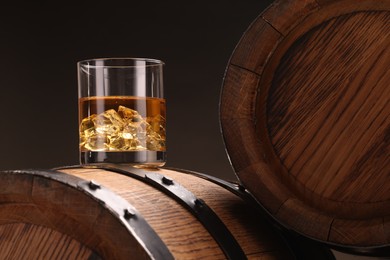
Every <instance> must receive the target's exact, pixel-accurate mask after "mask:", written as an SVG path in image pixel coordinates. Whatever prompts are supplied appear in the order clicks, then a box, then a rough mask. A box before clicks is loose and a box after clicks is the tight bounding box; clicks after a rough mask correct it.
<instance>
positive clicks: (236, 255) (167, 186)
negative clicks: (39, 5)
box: [73, 163, 247, 260]
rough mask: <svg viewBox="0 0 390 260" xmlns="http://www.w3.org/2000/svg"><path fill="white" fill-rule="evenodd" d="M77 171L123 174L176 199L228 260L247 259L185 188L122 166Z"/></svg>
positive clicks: (151, 174)
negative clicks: (195, 219)
mask: <svg viewBox="0 0 390 260" xmlns="http://www.w3.org/2000/svg"><path fill="white" fill-rule="evenodd" d="M73 167H76V168H79V167H83V168H91V167H92V168H99V169H104V170H110V171H113V172H117V173H120V174H124V175H127V176H130V177H133V178H136V179H138V180H141V181H143V182H145V183H147V184H149V185H152V186H154V187H155V188H156V189H158V190H160V191H162V192H164V193H165V194H167V195H169V196H171V197H172V198H174V199H175V200H176V201H177V202H179V203H180V204H181V205H182V206H184V207H185V208H187V209H188V210H189V211H190V212H191V213H192V214H193V215H194V216H195V217H196V218H197V219H198V220H199V222H200V223H201V224H202V225H203V226H204V227H205V228H206V230H207V231H208V232H209V233H210V235H211V236H212V237H213V238H214V239H215V241H216V242H217V243H218V245H219V246H220V248H221V250H222V251H223V253H224V254H225V256H226V257H227V259H234V260H236V259H238V260H239V259H247V257H246V255H245V253H244V252H243V250H242V248H241V247H240V245H239V244H238V242H237V241H236V239H235V238H234V236H233V235H232V234H231V233H230V231H229V230H228V229H227V227H226V226H225V224H224V223H223V222H222V221H221V219H220V218H219V217H218V215H217V214H216V213H215V212H214V211H213V210H212V209H211V208H210V207H209V206H208V205H207V204H206V203H205V202H204V201H203V200H201V199H199V198H197V197H196V196H195V195H194V194H193V193H192V192H190V191H189V190H187V189H185V188H184V187H183V186H181V185H180V184H178V183H177V182H175V181H174V180H172V179H171V178H169V177H167V176H164V175H162V174H159V173H156V172H153V171H148V170H146V169H139V168H134V167H131V166H127V165H121V164H105V163H104V164H90V165H82V166H80V165H79V166H73Z"/></svg>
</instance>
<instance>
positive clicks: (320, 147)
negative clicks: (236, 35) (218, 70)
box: [220, 0, 390, 250]
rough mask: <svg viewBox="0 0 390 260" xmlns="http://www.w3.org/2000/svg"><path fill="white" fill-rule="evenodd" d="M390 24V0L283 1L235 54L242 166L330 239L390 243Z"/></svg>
mask: <svg viewBox="0 0 390 260" xmlns="http://www.w3.org/2000/svg"><path fill="white" fill-rule="evenodd" d="M389 25H390V1H389V0H361V1H356V0H338V1H336V0H306V1H302V0H277V1H275V2H274V3H273V4H272V5H271V6H269V8H267V9H266V10H265V11H264V12H262V13H261V14H260V15H259V16H258V17H257V18H256V19H255V20H254V21H253V23H252V24H251V25H250V26H249V28H248V29H247V31H246V32H245V33H244V35H243V36H242V38H241V40H240V41H239V43H238V45H237V46H236V48H235V50H234V52H233V54H232V56H231V59H230V61H229V63H228V65H227V69H226V74H225V77H224V80H223V86H222V92H221V100H220V121H221V128H222V133H223V137H224V141H225V145H226V150H227V153H228V155H229V158H230V160H231V163H232V166H233V168H234V170H235V172H236V175H237V177H238V178H239V179H240V181H241V182H242V183H243V185H244V186H245V187H246V188H247V189H248V190H249V191H250V192H251V193H252V194H253V195H254V197H255V198H256V199H257V200H258V202H259V203H260V204H262V205H263V207H264V208H265V209H266V210H267V211H268V213H269V214H270V215H271V216H272V217H273V218H274V219H275V220H277V221H278V222H279V223H281V224H282V225H284V226H287V227H288V228H290V229H292V230H294V231H296V232H298V233H300V234H303V235H304V236H306V237H310V238H313V239H315V240H318V241H321V242H324V243H327V244H329V245H335V246H337V247H342V248H349V249H358V250H366V249H376V248H383V247H386V246H389V245H390V156H389V141H390V116H389V112H390V102H389V100H390V87H389V82H390V26H389Z"/></svg>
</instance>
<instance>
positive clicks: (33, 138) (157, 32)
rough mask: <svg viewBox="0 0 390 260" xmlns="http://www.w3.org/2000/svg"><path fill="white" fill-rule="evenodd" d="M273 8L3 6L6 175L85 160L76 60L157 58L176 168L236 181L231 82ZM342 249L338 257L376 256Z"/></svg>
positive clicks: (254, 0)
mask: <svg viewBox="0 0 390 260" xmlns="http://www.w3.org/2000/svg"><path fill="white" fill-rule="evenodd" d="M271 2H272V0H234V1H233V0H229V1H222V0H200V1H199V0H198V1H169V0H168V1H157V0H154V1H132V0H127V1H117V0H113V1H101V0H95V1H79V3H78V4H77V5H76V4H70V3H69V4H64V1H62V4H60V3H61V2H58V1H41V2H39V3H36V2H33V1H31V2H30V3H28V2H26V3H24V4H23V5H21V4H20V3H17V2H16V3H15V5H14V6H12V5H11V4H7V6H4V5H3V6H2V8H1V12H2V13H1V15H0V33H1V34H0V37H1V38H0V39H1V41H0V57H1V60H0V87H1V92H0V93H1V94H0V95H1V99H0V113H1V117H0V144H1V156H0V170H6V169H7V170H8V169H25V168H43V169H47V168H51V167H57V166H63V165H72V164H77V163H78V121H77V120H78V119H77V118H78V114H77V70H76V63H77V62H78V61H80V60H84V59H91V58H104V57H148V58H156V59H161V60H163V61H164V62H165V63H166V66H165V70H164V82H165V94H166V100H167V138H168V144H167V145H168V163H167V166H170V167H176V168H182V169H188V170H194V171H199V172H202V173H205V174H209V175H213V176H217V177H220V178H223V179H228V180H235V179H236V177H235V175H234V172H233V170H232V168H231V166H230V163H229V160H228V156H227V154H226V152H225V148H224V144H223V138H222V135H221V132H220V127H219V114H218V113H219V98H220V91H221V86H222V81H223V76H224V72H225V68H226V66H227V64H228V61H229V58H230V55H231V54H232V52H233V51H234V48H235V46H236V45H237V44H238V42H239V40H240V38H241V36H242V35H243V33H244V32H245V30H246V29H247V28H248V26H249V25H250V23H251V22H252V21H254V20H255V19H256V17H257V16H258V15H259V14H260V13H261V12H262V11H263V10H264V9H265V8H266V7H267V6H268V5H269V4H270V3H271ZM335 253H336V254H337V256H338V257H337V258H338V259H366V258H365V257H361V258H360V257H359V258H357V257H356V256H348V255H343V254H341V253H337V252H335ZM367 259H368V258H367Z"/></svg>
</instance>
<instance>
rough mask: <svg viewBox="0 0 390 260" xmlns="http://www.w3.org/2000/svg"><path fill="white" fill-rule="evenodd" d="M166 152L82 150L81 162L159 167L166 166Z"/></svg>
mask: <svg viewBox="0 0 390 260" xmlns="http://www.w3.org/2000/svg"><path fill="white" fill-rule="evenodd" d="M165 162H166V152H161V151H136V152H93V151H85V152H80V163H81V164H89V163H121V164H128V165H131V166H134V167H144V168H157V167H162V166H164V164H165Z"/></svg>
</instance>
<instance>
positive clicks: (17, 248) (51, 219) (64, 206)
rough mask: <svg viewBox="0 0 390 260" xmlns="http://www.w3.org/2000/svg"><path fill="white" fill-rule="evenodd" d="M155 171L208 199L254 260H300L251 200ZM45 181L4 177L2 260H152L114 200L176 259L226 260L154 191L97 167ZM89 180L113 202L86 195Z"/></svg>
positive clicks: (0, 182) (27, 175) (0, 191)
mask: <svg viewBox="0 0 390 260" xmlns="http://www.w3.org/2000/svg"><path fill="white" fill-rule="evenodd" d="M157 172H158V173H159V174H162V175H164V176H167V177H170V178H172V179H173V180H174V181H175V182H177V183H179V184H180V185H182V186H184V187H185V188H186V189H188V190H190V191H191V192H192V193H193V194H195V196H197V197H198V198H200V199H202V200H204V201H205V202H206V203H207V205H208V206H209V207H211V208H212V209H213V211H214V212H215V213H216V214H217V215H218V217H219V218H220V219H221V220H222V222H223V223H224V224H225V225H226V226H227V228H228V229H229V231H230V232H231V233H232V235H233V237H234V238H235V239H236V240H237V242H238V243H239V245H240V246H241V248H242V250H243V251H244V253H245V255H246V256H247V257H248V258H249V259H293V258H294V252H293V251H292V249H291V248H290V246H289V245H288V244H287V243H286V241H285V240H284V237H282V235H281V234H280V233H279V232H278V231H276V230H275V229H274V228H273V226H272V225H270V222H268V220H267V219H266V218H265V217H264V216H263V215H262V214H261V213H260V212H259V211H257V209H255V208H253V207H252V206H251V205H250V203H249V202H248V201H245V200H243V199H242V198H240V197H238V196H237V195H235V194H233V193H232V192H230V191H228V190H227V189H225V188H223V187H221V186H220V185H217V184H214V183H213V182H211V181H209V180H206V179H203V178H200V177H198V176H195V175H192V174H188V173H184V172H181V171H175V170H168V169H160V170H157ZM47 174H48V175H42V174H41V175H39V174H33V172H24V171H20V172H9V173H8V172H1V173H0V258H1V259H5V258H6V259H20V258H25V259H40V258H43V259H49V258H50V259H64V258H71V259H100V258H102V259H128V258H129V256H131V258H132V259H150V256H149V255H148V253H147V251H146V249H145V248H144V246H143V245H144V244H147V243H148V242H149V241H140V240H139V238H137V237H135V236H134V235H133V233H132V232H130V231H129V230H128V229H127V228H126V226H125V225H123V224H122V222H121V216H118V215H117V214H116V213H115V212H112V211H110V210H109V209H112V208H116V207H117V205H115V200H113V198H117V199H119V198H122V199H124V200H126V201H127V202H129V203H130V204H131V205H132V206H134V207H135V208H136V209H137V211H138V212H139V213H140V214H141V215H142V216H143V217H144V218H145V220H146V221H147V222H148V224H149V225H150V226H151V227H152V228H153V230H154V231H155V232H156V233H157V234H158V236H159V237H160V238H161V239H162V241H163V242H164V243H165V244H166V245H167V247H168V249H169V250H170V251H171V253H172V255H173V256H174V257H175V259H226V256H225V255H224V253H223V252H222V250H221V249H220V247H219V245H218V243H217V242H216V241H215V240H214V238H213V237H212V236H211V235H210V234H209V233H208V231H207V230H206V229H205V227H204V226H203V225H202V224H201V223H200V222H199V221H198V220H197V219H196V218H195V217H194V216H193V215H192V214H191V213H190V212H189V211H188V210H187V209H186V208H184V207H183V206H182V204H180V203H179V202H177V201H176V200H174V199H172V198H171V197H169V196H167V195H165V194H164V193H162V192H160V191H159V190H158V189H156V188H155V187H153V186H150V185H148V184H145V183H144V182H142V181H139V180H137V179H135V178H131V177H129V176H126V175H121V174H118V173H115V172H112V171H108V170H102V169H97V168H93V169H91V168H88V169H85V168H73V169H63V170H62V172H61V173H57V174H56V175H55V176H56V177H51V176H50V175H51V174H50V173H47ZM90 180H93V181H94V182H95V183H99V185H101V186H102V187H104V189H107V190H110V191H112V192H113V193H112V195H110V196H111V197H110V198H111V200H107V201H102V200H101V199H99V198H97V197H96V198H95V197H94V196H93V194H94V193H91V194H89V193H86V191H84V190H83V189H81V188H80V187H81V186H79V183H81V182H83V181H84V182H87V183H88V182H89V181H90ZM7 186H13V188H11V187H7ZM18 187H24V188H25V190H23V191H22V190H20V189H18ZM88 194H89V195H88ZM113 194H115V196H114V195H113Z"/></svg>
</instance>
